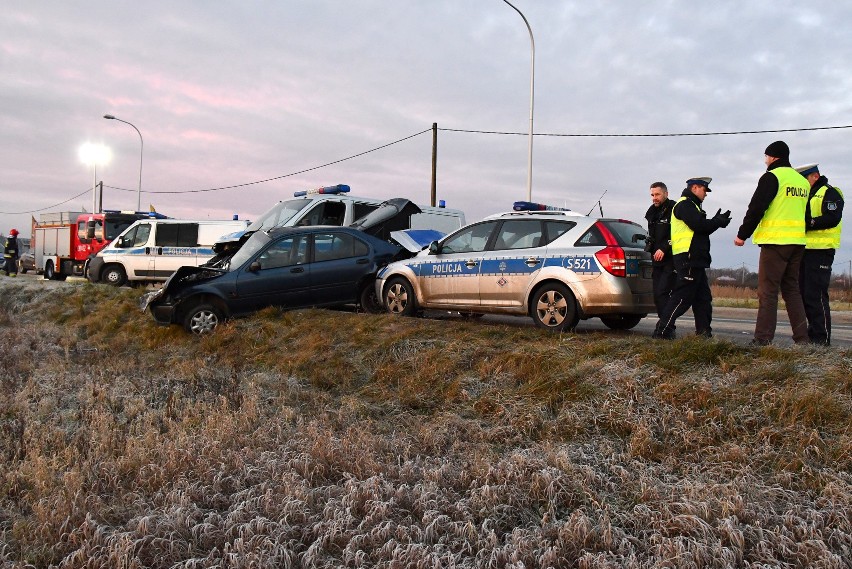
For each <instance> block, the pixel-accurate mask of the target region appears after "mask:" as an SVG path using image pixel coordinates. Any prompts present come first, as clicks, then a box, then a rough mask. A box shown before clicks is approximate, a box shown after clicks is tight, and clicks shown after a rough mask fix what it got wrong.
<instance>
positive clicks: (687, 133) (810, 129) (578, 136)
mask: <svg viewBox="0 0 852 569" xmlns="http://www.w3.org/2000/svg"><path fill="white" fill-rule="evenodd" d="M841 128H852V125H844V126H818V127H811V128H783V129H776V130H737V131H730V132H671V133H654V134H642V133H636V134H559V133H549V132H536V133H533V136H556V137H575V138H630V137H637V138H638V137H645V138H654V137H657V138H659V137H667V136H672V137H673V136H726V135H728V136H729V135H738V134H768V133H780V132H807V131H814V130H835V129H841ZM438 130H444V131H447V132H466V133H472V134H502V135H510V136H529V133H528V132H502V131H496V130H469V129H461V128H438Z"/></svg>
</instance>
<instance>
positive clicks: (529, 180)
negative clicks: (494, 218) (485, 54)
mask: <svg viewBox="0 0 852 569" xmlns="http://www.w3.org/2000/svg"><path fill="white" fill-rule="evenodd" d="M503 2H505V3H506V4H508V5H509V6H511V7H512V9H513V10H515V12H517V13H518V14H520V15H521V18H523V20H524V24H526V26H527V30H528V31H529V33H530V45H531V46H532V52H531V55H530V135H529V139H530V144H529V155H528V157H527V201H532V164H533V163H532V157H533V101H534V100H535V39H534V38H533V33H532V28H531V27H530V23H529V22H528V21H527V18H526V16H524V14H523V13H522V12H521V11H520V10H518V9H517V8H515V6H514V5H513V4H512V3H511V2H509V0H503Z"/></svg>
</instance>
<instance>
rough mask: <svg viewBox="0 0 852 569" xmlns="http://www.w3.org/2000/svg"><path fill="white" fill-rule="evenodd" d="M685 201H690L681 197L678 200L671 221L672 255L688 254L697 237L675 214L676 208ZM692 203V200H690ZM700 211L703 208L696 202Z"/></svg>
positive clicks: (673, 208)
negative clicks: (694, 237) (693, 237)
mask: <svg viewBox="0 0 852 569" xmlns="http://www.w3.org/2000/svg"><path fill="white" fill-rule="evenodd" d="M684 200H689V198H687V197H686V196H683V197H681V198H680V199H679V200H677V203H676V204H675V205H674V207H672V220H671V229H672V255H679V254H680V253H688V252H689V247H690V246H691V245H692V236H693V235H695V232H694V231H693V230H692V229H690V228H689V226H688V225H687V224H686V223H684V222H683V220H681V219H679V218H678V217H677V216H676V215H675V214H674V211H675V208H676V207H677V206H678V205H679V204H680V202H682V201H684ZM689 201H690V202H692V200H689ZM692 204H693V205H695V207H696V208H698V211H701V208H700V207H698V205H697V204H695V202H692Z"/></svg>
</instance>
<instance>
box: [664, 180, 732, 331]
mask: <svg viewBox="0 0 852 569" xmlns="http://www.w3.org/2000/svg"><path fill="white" fill-rule="evenodd" d="M711 180H712V178H690V179H689V180H687V181H686V189H685V190H683V193H682V194H681V198H680V199H679V200H678V201H677V203H676V204H675V206H674V208H672V217H671V236H672V253H673V255H674V257H673V259H674V266H675V271H676V272H677V280H676V282H675V286H674V289H673V290H672V294H671V297H670V298H669V300H668V302H667V303H666V306H665V308H663V311H662V314H660V320H659V321H658V322H657V326H656V328H655V329H654V334H653V336H652V337H653V338H660V339H663V340H673V339H674V337H675V321H676V320H677V319H678V318H679V317H680V316H681V315H683V313H684V312H686V311H687V310H688V309H689V307H690V306H691V307H692V313H693V314H694V316H695V333H696V335H698V336H703V337H705V338H712V337H713V329H712V328H711V327H710V323H711V321H712V320H713V295H712V293H711V292H710V283H709V282H708V281H707V268H708V267H710V262H711V258H710V234H711V233H713V232H714V231H716V230H717V229H719V228H720V227H727V226H728V224H729V223H730V222H731V212H730V211H726V212H725V213H722V210H721V209H720V210H719V211H717V212H716V215H714V216H713V217H712V218H711V219H707V212H705V211H704V210H703V209H702V208H701V204H702V203H703V202H704V199H705V198H706V197H707V194H708V193H709V192H710V191H711V190H710V181H711Z"/></svg>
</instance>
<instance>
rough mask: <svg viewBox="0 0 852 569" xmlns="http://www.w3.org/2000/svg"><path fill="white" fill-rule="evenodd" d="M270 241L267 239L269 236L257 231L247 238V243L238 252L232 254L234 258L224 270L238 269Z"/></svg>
mask: <svg viewBox="0 0 852 569" xmlns="http://www.w3.org/2000/svg"><path fill="white" fill-rule="evenodd" d="M270 241H271V239H270V238H269V235H267V234H266V233H264V232H263V231H258V232H257V233H254V234H252V236H251V237H249V238H248V241H246V242H245V244H244V245H243V246H242V247H240V249H239V251H237V252H236V253H234V256H233V257H231V259H230V261H228V265H227V266H226V267H225V269H227V270H228V272H231V271H235V270H237V269H239V268H240V267H242V266H243V265H244V264H245V262H246V261H248V260H249V259H251V258H252V257H254V254H255V253H257V252H258V251H260V250H261V249H263V248H264V247H265V246H266V244H267V243H269V242H270Z"/></svg>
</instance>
